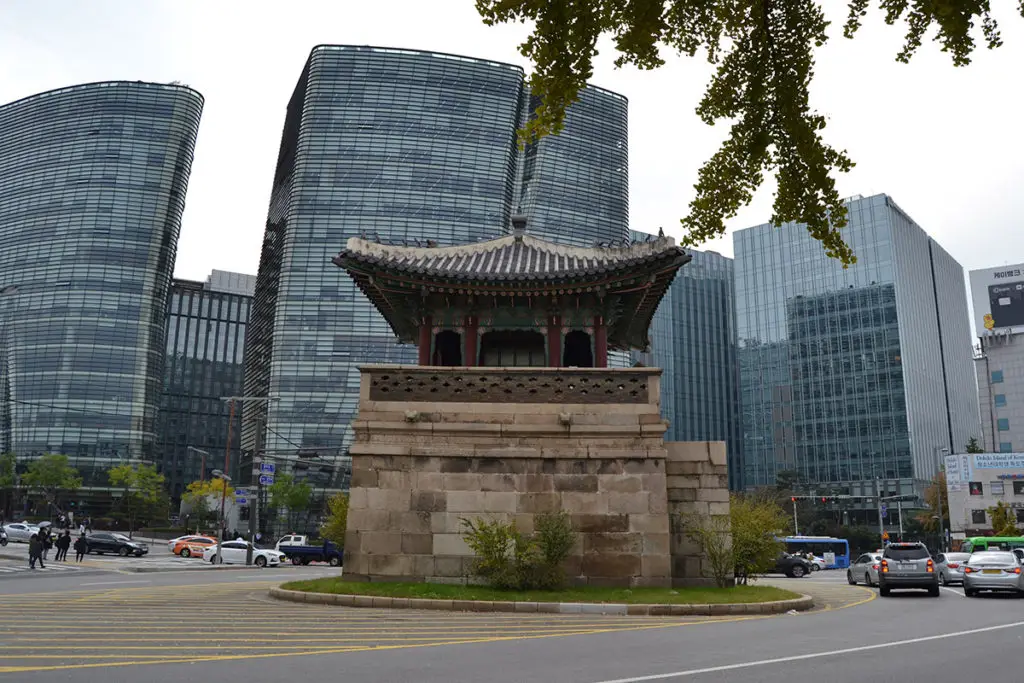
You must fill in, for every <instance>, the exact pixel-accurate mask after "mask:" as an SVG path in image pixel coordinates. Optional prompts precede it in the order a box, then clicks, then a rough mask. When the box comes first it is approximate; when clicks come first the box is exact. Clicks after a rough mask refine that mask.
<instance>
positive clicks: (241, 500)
mask: <svg viewBox="0 0 1024 683" xmlns="http://www.w3.org/2000/svg"><path fill="white" fill-rule="evenodd" d="M235 503H237V504H238V505H248V504H249V499H248V498H237V497H236V498H235Z"/></svg>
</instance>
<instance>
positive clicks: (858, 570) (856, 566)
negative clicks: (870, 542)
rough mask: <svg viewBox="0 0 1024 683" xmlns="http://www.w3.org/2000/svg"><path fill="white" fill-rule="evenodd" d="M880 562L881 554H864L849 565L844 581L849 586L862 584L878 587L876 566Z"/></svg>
mask: <svg viewBox="0 0 1024 683" xmlns="http://www.w3.org/2000/svg"><path fill="white" fill-rule="evenodd" d="M881 561H882V554H881V553H864V554H863V555H861V556H860V557H858V558H857V559H856V560H854V561H853V562H851V563H850V568H849V569H847V570H846V581H847V583H849V584H850V585H851V586H856V585H857V584H858V583H863V584H864V585H865V586H877V585H878V566H879V563H880V562H881Z"/></svg>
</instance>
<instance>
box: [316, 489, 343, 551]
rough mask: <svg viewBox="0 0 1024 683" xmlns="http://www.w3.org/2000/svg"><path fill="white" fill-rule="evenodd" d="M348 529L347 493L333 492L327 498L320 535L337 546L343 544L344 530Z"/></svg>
mask: <svg viewBox="0 0 1024 683" xmlns="http://www.w3.org/2000/svg"><path fill="white" fill-rule="evenodd" d="M347 529H348V494H347V493H340V492H339V493H335V494H334V495H333V496H331V497H330V498H328V499H327V521H326V522H324V525H323V528H321V529H320V535H321V536H323V537H324V538H326V539H327V540H328V541H331V542H333V543H334V544H335V545H337V546H339V547H344V546H345V532H346V530H347Z"/></svg>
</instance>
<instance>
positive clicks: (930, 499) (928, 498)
mask: <svg viewBox="0 0 1024 683" xmlns="http://www.w3.org/2000/svg"><path fill="white" fill-rule="evenodd" d="M947 490H948V489H947V488H946V473H945V472H939V473H938V474H936V475H935V477H934V478H933V479H932V483H931V484H930V485H929V486H928V488H926V489H925V490H924V506H925V510H924V512H922V513H921V514H919V515H918V516H917V521H918V522H920V523H921V527H922V528H923V529H924V530H925V531H926V532H928V533H935V532H937V531H938V530H939V520H938V519H936V517H938V515H939V513H938V512H937V511H938V509H939V497H940V496H941V498H942V518H943V524H944V527H945V528H946V529H948V528H950V527H949V496H948V495H946V491H947Z"/></svg>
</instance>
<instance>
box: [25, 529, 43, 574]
mask: <svg viewBox="0 0 1024 683" xmlns="http://www.w3.org/2000/svg"><path fill="white" fill-rule="evenodd" d="M37 560H38V561H39V568H40V569H46V565H45V564H43V543H42V541H40V540H39V534H32V537H31V538H30V539H29V541H28V566H29V568H31V569H35V568H36V561H37Z"/></svg>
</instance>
